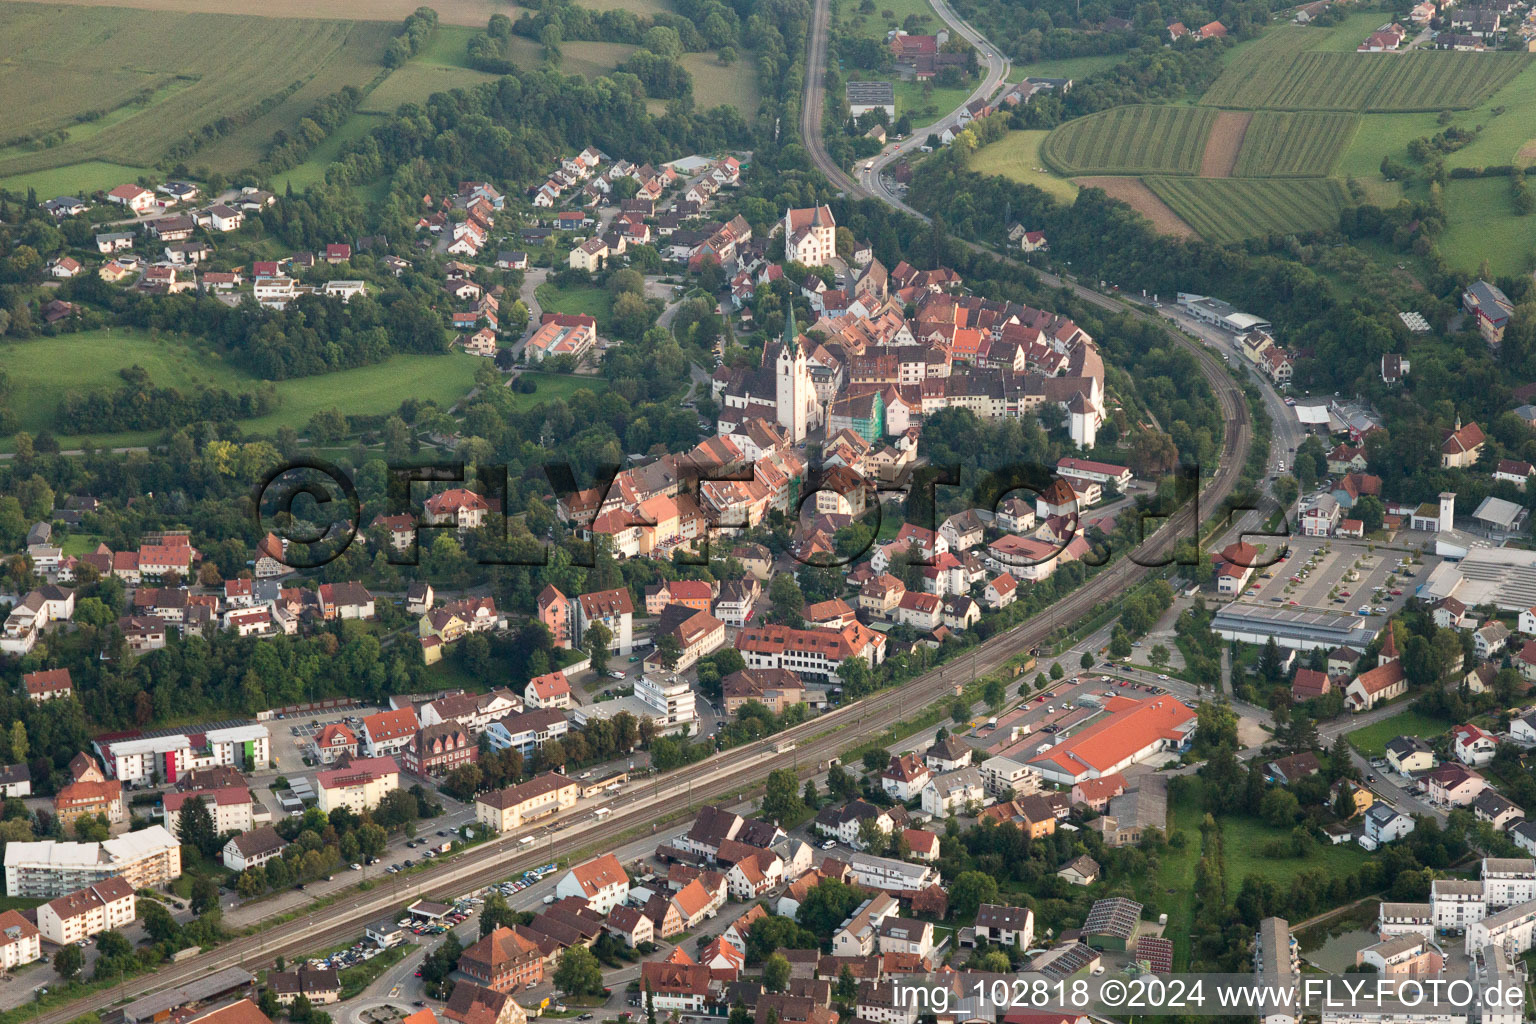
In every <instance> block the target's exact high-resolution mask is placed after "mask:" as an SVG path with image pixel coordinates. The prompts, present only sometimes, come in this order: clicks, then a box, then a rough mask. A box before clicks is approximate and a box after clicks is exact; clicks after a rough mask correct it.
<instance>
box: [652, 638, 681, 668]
mask: <svg viewBox="0 0 1536 1024" xmlns="http://www.w3.org/2000/svg"><path fill="white" fill-rule="evenodd" d="M656 656H657V657H658V658H660V659H661V663H662V664H663V665H665V666H666V667H667V668H668V669H669V670H671V669H675V668H676V667H677V661H678V659H679V658H681V657H682V656H683V642H682V641H681V640H679V639H678V638H677V633H676V631H674V630H668V631H667V632H665V633H663V634H661V636H658V637H657V638H656Z"/></svg>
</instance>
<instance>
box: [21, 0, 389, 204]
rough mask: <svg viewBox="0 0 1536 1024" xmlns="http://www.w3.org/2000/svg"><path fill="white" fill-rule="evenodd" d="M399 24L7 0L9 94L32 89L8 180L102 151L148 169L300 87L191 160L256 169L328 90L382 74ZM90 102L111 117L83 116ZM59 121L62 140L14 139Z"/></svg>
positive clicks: (103, 156) (54, 128)
mask: <svg viewBox="0 0 1536 1024" xmlns="http://www.w3.org/2000/svg"><path fill="white" fill-rule="evenodd" d="M393 31H394V27H393V26H392V25H391V24H389V23H388V22H352V21H341V20H322V19H299V18H262V17H256V16H239V15H228V14H182V13H172V12H162V11H139V10H128V9H125V8H116V7H74V6H51V5H44V4H31V3H0V93H3V94H5V95H9V96H13V97H23V96H25V97H28V100H27V102H25V103H21V102H16V103H10V104H7V105H6V110H5V112H4V114H3V115H0V141H4V142H6V143H7V144H8V145H9V146H10V148H9V149H8V150H7V151H6V152H5V154H4V155H3V156H0V178H12V177H14V176H16V175H21V174H29V173H33V172H37V171H42V170H47V169H49V168H57V167H65V166H67V165H72V164H87V163H88V162H92V161H106V162H110V163H117V164H123V165H127V166H130V167H144V166H150V165H153V164H154V163H155V162H156V161H157V160H159V159H160V158H161V157H162V156H163V155H165V153H166V150H167V148H168V147H169V146H171V145H172V144H173V143H176V142H179V141H181V140H182V139H183V138H185V137H186V135H187V133H188V132H190V131H195V130H197V129H199V128H201V127H202V126H203V125H205V124H208V123H209V122H211V121H213V120H215V119H216V118H218V117H220V116H228V117H235V118H239V117H240V116H242V115H243V114H246V113H247V112H250V113H251V114H252V115H255V114H256V111H255V108H256V107H257V106H258V105H259V104H261V103H263V102H264V101H267V100H268V99H269V98H270V99H276V98H278V97H279V96H281V95H282V94H285V93H287V92H288V90H289V88H290V87H296V88H295V91H293V92H292V93H291V94H288V95H286V98H283V99H281V102H278V103H277V105H276V106H275V107H274V108H273V109H271V110H269V111H267V112H266V113H263V114H260V115H259V116H252V117H251V119H250V121H249V122H248V123H245V124H242V125H241V126H239V127H238V128H236V129H235V130H234V131H233V132H231V133H230V134H229V135H226V136H225V137H223V138H222V139H220V140H218V141H216V142H214V143H212V144H210V145H209V146H207V147H205V149H204V151H202V152H200V153H197V154H194V155H193V156H192V157H191V158H190V159H189V161H188V162H189V163H209V164H210V165H213V166H217V167H219V168H221V169H226V170H232V169H236V168H238V167H240V166H245V165H247V164H249V163H252V162H254V160H255V159H257V158H259V157H260V155H261V152H262V149H263V147H264V145H265V143H266V141H267V140H268V139H269V138H270V137H271V135H272V133H273V132H274V131H276V130H277V129H278V128H281V127H285V126H290V125H293V124H297V123H298V120H299V118H300V117H301V116H303V114H304V113H305V112H306V111H308V110H309V108H310V107H311V106H312V105H313V104H314V102H315V100H316V99H318V98H319V97H321V96H323V95H326V94H328V93H331V92H334V91H335V90H337V89H339V88H340V87H341V86H342V85H346V84H353V85H358V86H363V85H366V84H367V83H368V82H369V81H371V80H372V79H373V78H374V77H375V76H376V75H377V74H378V73H379V72H380V71H381V68H380V65H379V59H380V57H381V55H382V54H383V50H384V46H385V44H386V43H387V42H388V40H389V37H390V35H391V34H392V32H393ZM61 86H62V87H61ZM88 112H98V113H100V114H102V115H105V116H102V117H101V118H100V119H99V120H97V121H95V122H94V123H79V124H77V123H76V122H77V119H78V118H80V117H81V116H82V115H87V114H88ZM59 131H62V132H65V133H67V137H66V138H65V139H64V140H63V141H60V142H57V144H55V145H52V146H49V147H46V148H44V147H39V148H36V149H32V150H30V151H27V150H25V149H18V148H17V147H16V146H15V140H16V139H17V138H18V137H19V136H24V135H37V134H40V133H51V132H59ZM77 187H78V186H77Z"/></svg>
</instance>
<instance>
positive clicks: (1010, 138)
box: [971, 130, 1077, 203]
mask: <svg viewBox="0 0 1536 1024" xmlns="http://www.w3.org/2000/svg"><path fill="white" fill-rule="evenodd" d="M1049 134H1050V132H1047V131H1044V130H1041V131H1014V132H1009V133H1008V134H1007V135H1006V136H1004V137H1003V138H1001V139H999V140H998V141H997V142H994V143H992V144H991V145H990V146H985V147H983V148H982V149H980V150H978V151H977V153H976V155H975V156H973V157H972V158H971V169H972V170H974V171H976V172H977V173H978V174H997V175H1000V176H1002V177H1004V178H1007V179H1009V180H1010V181H1017V182H1021V183H1023V184H1025V185H1033V186H1035V187H1036V188H1038V189H1040V190H1041V191H1043V192H1047V193H1049V194H1050V195H1053V196H1055V197H1056V198H1057V199H1059V200H1061V201H1062V202H1064V203H1070V202H1072V200H1074V199H1076V198H1077V186H1076V185H1074V184H1073V183H1072V182H1071V181H1070V180H1068V179H1066V178H1063V177H1061V176H1060V175H1057V174H1052V173H1051V171H1050V170H1049V169H1048V168H1046V169H1044V170H1039V171H1037V170H1035V168H1037V167H1039V168H1045V164H1044V163H1043V162H1042V161H1041V159H1040V144H1041V143H1042V142H1044V141H1045V138H1046V136H1047V135H1049Z"/></svg>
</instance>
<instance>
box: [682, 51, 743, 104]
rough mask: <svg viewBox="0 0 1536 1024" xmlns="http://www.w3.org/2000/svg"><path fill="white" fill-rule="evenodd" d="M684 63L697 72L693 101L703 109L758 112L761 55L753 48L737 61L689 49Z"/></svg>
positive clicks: (693, 73)
mask: <svg viewBox="0 0 1536 1024" xmlns="http://www.w3.org/2000/svg"><path fill="white" fill-rule="evenodd" d="M680 60H681V63H682V65H683V67H685V68H687V69H688V73H689V74H690V75H692V76H693V103H694V106H695V107H697V108H699V109H701V110H702V109H705V108H708V107H718V106H722V105H724V106H730V107H735V108H736V109H737V110H739V111H741V113H742V115H743V116H745V117H752V116H753V115H755V114H756V113H757V104H758V101H759V100H761V98H762V97H761V96H759V95H758V90H757V73H756V70H755V69H756V67H757V55H756V54H755V53H754V52H753V51H751V50H743V51H741V52H739V53H738V54H737V57H736V63H734V64H729V65H726V64H721V63H720V57H719V55H718V54H716V53H713V52H704V53H685V54H683V55H682V57H681V58H680Z"/></svg>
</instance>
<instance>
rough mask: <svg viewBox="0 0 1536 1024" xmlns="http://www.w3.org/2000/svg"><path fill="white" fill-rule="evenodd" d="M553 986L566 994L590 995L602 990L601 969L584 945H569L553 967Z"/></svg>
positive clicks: (597, 993) (595, 958)
mask: <svg viewBox="0 0 1536 1024" xmlns="http://www.w3.org/2000/svg"><path fill="white" fill-rule="evenodd" d="M555 987H556V988H558V989H559V990H560V991H562V992H564V993H565V994H566V995H571V996H590V995H599V994H601V993H602V991H603V969H602V966H601V965H600V964H599V963H598V962H597V957H595V956H593V955H592V951H591V950H590V949H588V948H587V947H586V946H583V945H580V944H577V945H574V946H569V947H567V948H566V949H565V951H564V952H562V953H561V954H560V966H558V967H556V968H555Z"/></svg>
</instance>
